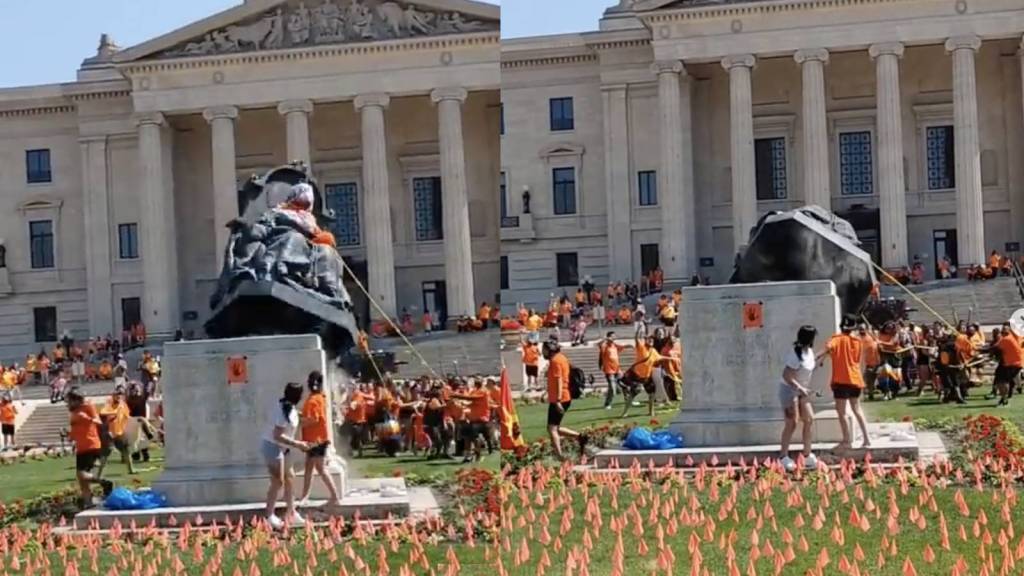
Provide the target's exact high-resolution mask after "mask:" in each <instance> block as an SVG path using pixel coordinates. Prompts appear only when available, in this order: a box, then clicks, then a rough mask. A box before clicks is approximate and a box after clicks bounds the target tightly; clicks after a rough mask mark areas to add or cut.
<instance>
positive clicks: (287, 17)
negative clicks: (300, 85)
mask: <svg viewBox="0 0 1024 576" xmlns="http://www.w3.org/2000/svg"><path fill="white" fill-rule="evenodd" d="M498 29H499V24H498V22H497V21H490V20H480V19H477V18H474V17H472V16H467V15H465V14H463V13H461V12H447V11H440V10H431V9H429V8H425V7H421V6H416V5H412V4H407V3H403V2H394V1H390V0H388V1H382V0H309V1H308V2H307V1H305V0H302V1H299V2H289V3H287V4H282V5H280V6H278V7H276V8H274V9H273V10H271V11H269V12H267V13H264V14H262V15H260V16H257V17H255V18H253V19H250V20H248V21H243V22H240V23H237V24H232V25H230V26H226V27H224V28H220V29H217V30H213V31H211V32H209V33H207V34H204V35H203V36H202V37H200V38H196V39H193V40H190V41H188V42H183V43H181V44H179V45H178V46H175V47H174V48H171V49H170V50H166V51H164V52H162V53H160V54H159V55H158V57H160V58H180V57H184V56H209V55H216V54H230V53H241V52H253V51H257V50H280V49H285V48H301V47H308V46H318V45H323V44H343V43H349V42H372V41H377V40H393V39H399V38H413V37H420V36H440V35H446V34H464V33H469V32H484V31H497V30H498Z"/></svg>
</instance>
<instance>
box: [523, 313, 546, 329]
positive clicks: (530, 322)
mask: <svg viewBox="0 0 1024 576" xmlns="http://www.w3.org/2000/svg"><path fill="white" fill-rule="evenodd" d="M543 325H544V319H543V318H541V317H540V316H538V315H536V314H534V315H533V316H530V317H529V318H527V319H526V330H527V331H529V332H537V331H539V330H540V329H541V326H543Z"/></svg>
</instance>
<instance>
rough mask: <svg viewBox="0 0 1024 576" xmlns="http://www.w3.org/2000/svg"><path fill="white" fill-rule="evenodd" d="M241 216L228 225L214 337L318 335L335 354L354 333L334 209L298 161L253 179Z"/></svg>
mask: <svg viewBox="0 0 1024 576" xmlns="http://www.w3.org/2000/svg"><path fill="white" fill-rule="evenodd" d="M239 203H240V212H241V213H242V217H240V218H236V219H234V220H232V221H231V222H228V223H227V227H228V228H230V229H231V236H230V238H229V240H228V243H227V246H226V248H225V253H224V266H223V268H222V270H221V274H220V279H219V281H218V283H217V290H216V291H215V292H214V294H213V295H212V296H211V298H210V308H211V309H212V310H213V313H212V315H211V317H210V320H209V321H207V323H206V326H205V328H206V333H207V334H208V335H209V336H210V337H212V338H230V337H241V336H255V335H273V334H319V335H320V336H321V338H322V339H323V344H324V349H325V350H327V351H328V353H329V354H331V355H333V356H337V355H338V354H339V353H341V352H342V351H344V350H346V349H347V348H348V347H349V346H351V343H352V340H353V334H355V332H356V326H355V319H354V317H353V315H352V301H351V299H350V298H349V295H348V292H347V291H346V290H345V287H344V285H343V283H342V278H343V277H344V264H343V262H342V259H341V256H340V255H339V254H338V251H337V249H336V247H335V240H334V235H333V234H331V232H330V231H328V230H326V229H325V226H326V223H327V222H329V221H330V220H331V214H330V213H329V211H326V210H325V209H324V208H323V201H322V198H321V197H320V194H319V191H318V190H317V189H316V185H315V183H313V182H312V181H310V180H309V179H308V178H307V177H306V175H305V169H304V168H303V167H302V166H301V165H291V166H286V167H282V168H278V169H276V170H272V171H271V172H269V173H268V174H267V175H266V176H265V177H264V178H262V179H258V178H254V179H253V180H251V181H250V182H249V184H248V185H247V186H246V188H245V189H243V190H242V191H241V193H240V202H239Z"/></svg>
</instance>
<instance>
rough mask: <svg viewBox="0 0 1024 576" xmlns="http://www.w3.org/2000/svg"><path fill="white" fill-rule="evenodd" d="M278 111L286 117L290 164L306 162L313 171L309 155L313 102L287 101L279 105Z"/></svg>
mask: <svg viewBox="0 0 1024 576" xmlns="http://www.w3.org/2000/svg"><path fill="white" fill-rule="evenodd" d="M277 111H278V113H279V114H281V116H284V121H285V135H286V142H287V147H288V162H294V161H296V160H297V161H300V162H305V164H306V166H309V167H310V169H311V170H312V166H313V164H312V162H311V159H310V155H309V116H310V114H312V113H313V102H312V101H310V100H286V101H284V102H281V103H280V104H278V105H277Z"/></svg>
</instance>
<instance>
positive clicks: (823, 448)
mask: <svg viewBox="0 0 1024 576" xmlns="http://www.w3.org/2000/svg"><path fill="white" fill-rule="evenodd" d="M895 430H901V431H903V432H906V433H914V434H913V439H912V440H894V439H893V438H892V436H891V434H892V432H893V431H895ZM868 434H869V435H870V436H871V443H872V447H871V448H870V449H867V450H864V449H854V450H845V451H837V450H836V443H835V442H818V443H815V444H814V445H813V450H814V453H815V455H816V456H817V457H818V459H819V460H820V461H821V462H824V463H825V464H834V463H837V462H839V461H841V460H844V459H853V460H864V459H865V458H866V457H867V456H868V454H870V457H871V460H872V461H873V462H879V463H881V462H889V463H892V462H898V461H904V462H913V461H916V460H918V458H919V457H920V453H921V446H920V438H919V437H918V436H917V434H916V432H915V431H914V427H913V424H910V423H880V424H870V425H869V427H868ZM934 441H935V438H933V437H931V436H929V438H928V442H929V447H930V450H931V455H932V456H934V454H935V452H936V451H937V450H936V448H935V447H934V446H932V444H934ZM940 443H941V440H940ZM854 446H857V444H856V443H855V444H854ZM779 450H780V446H779V445H778V444H765V445H758V446H717V447H709V448H679V449H676V450H622V449H605V450H600V451H598V452H596V453H595V454H594V458H593V463H594V466H595V467H596V468H597V469H605V468H628V467H630V466H633V465H639V466H641V467H647V466H654V467H666V466H670V467H676V468H692V467H694V466H700V465H701V464H702V463H704V464H710V465H716V466H725V465H727V464H729V463H731V464H732V465H734V466H738V465H740V464H744V463H745V464H751V463H753V461H754V459H757V460H758V461H762V462H763V461H764V460H765V459H766V458H770V459H776V458H778V456H779ZM791 450H792V454H793V455H794V456H795V455H796V454H797V453H799V450H800V446H799V445H798V444H794V445H792V446H791Z"/></svg>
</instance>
